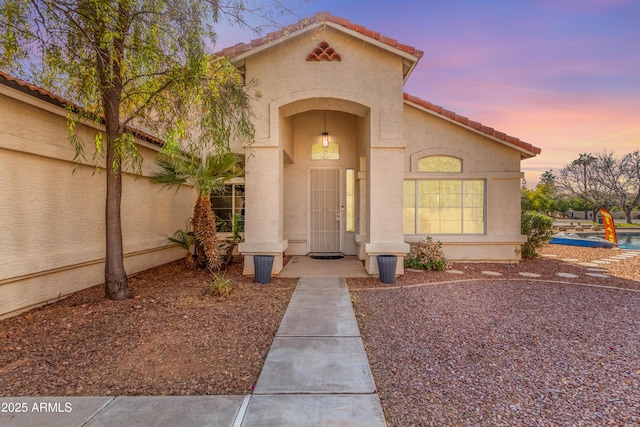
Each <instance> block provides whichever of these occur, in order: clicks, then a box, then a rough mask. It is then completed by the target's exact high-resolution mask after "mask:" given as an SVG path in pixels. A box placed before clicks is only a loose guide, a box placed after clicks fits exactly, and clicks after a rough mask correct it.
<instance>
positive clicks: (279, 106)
mask: <svg viewBox="0 0 640 427" xmlns="http://www.w3.org/2000/svg"><path fill="white" fill-rule="evenodd" d="M322 41H326V42H327V43H328V44H329V45H330V46H331V47H332V48H333V49H335V51H336V52H338V53H339V54H340V55H341V58H342V60H341V61H331V62H328V61H319V62H316V61H307V60H306V57H307V55H308V54H309V53H311V52H312V51H313V49H315V48H316V47H317V46H318V45H319V44H320V43H321V42H322ZM242 61H244V65H245V66H246V77H247V79H248V80H252V79H256V80H257V81H258V82H259V90H260V92H261V94H262V97H261V98H260V99H257V100H254V103H253V111H254V114H255V120H254V123H255V126H256V143H255V145H254V151H253V158H250V159H249V160H248V161H247V174H246V178H245V180H246V183H247V186H246V189H247V190H246V209H247V216H246V224H245V226H246V228H245V230H246V232H245V242H244V243H242V244H241V245H240V246H239V250H240V252H242V253H243V254H245V269H244V271H245V274H252V273H253V269H252V259H251V258H252V255H253V254H255V253H272V254H273V255H274V257H275V262H274V268H273V271H272V273H274V274H275V273H278V272H279V268H281V267H280V266H281V263H282V253H283V252H284V251H285V250H287V249H288V248H290V250H289V252H288V253H299V252H301V251H302V250H303V249H302V248H303V246H304V245H306V241H305V240H303V239H306V233H307V230H306V227H308V225H307V224H306V217H307V215H306V212H304V211H302V209H301V207H306V204H307V200H306V192H304V191H302V187H301V185H306V175H305V178H304V179H301V175H300V174H301V173H303V171H305V173H306V168H307V167H308V165H309V162H308V161H306V160H305V161H303V162H302V163H300V162H298V160H296V159H302V158H303V157H304V156H305V155H306V153H299V152H298V151H299V150H300V149H304V144H306V143H307V141H305V142H301V139H300V138H302V136H301V135H302V133H303V132H304V131H303V129H302V128H301V127H299V126H298V125H297V124H296V121H300V120H306V117H307V116H306V115H305V113H307V112H311V111H323V110H326V111H330V112H333V113H338V112H340V113H346V115H345V117H347V116H348V115H353V116H355V117H357V118H356V120H355V122H354V123H345V124H344V126H345V128H343V129H336V128H335V127H334V126H335V125H333V124H331V123H329V122H328V123H327V125H328V131H329V134H330V135H332V134H333V135H339V134H340V133H341V132H342V133H344V134H345V135H347V134H348V133H351V134H352V135H351V136H350V138H352V139H353V144H354V149H353V151H351V154H349V156H350V157H349V158H348V159H345V160H344V161H343V160H342V159H341V161H340V165H341V167H353V168H355V169H356V170H357V171H358V172H363V173H365V175H361V174H358V177H359V188H360V195H361V196H362V195H363V193H364V196H365V197H364V199H363V198H362V197H360V200H359V207H360V209H361V212H359V215H358V218H359V219H361V218H362V217H363V216H367V219H366V221H362V220H360V221H359V225H360V228H359V232H358V234H357V235H355V234H354V235H353V237H352V239H353V240H354V243H355V241H356V240H357V243H358V245H359V246H355V245H354V246H353V249H354V250H356V251H357V252H358V254H359V255H360V256H361V258H362V259H365V260H366V265H367V269H368V270H369V271H370V272H372V273H374V274H375V273H376V272H377V268H376V267H375V265H374V263H372V262H370V260H371V259H374V260H375V254H377V253H397V254H398V255H399V256H402V255H403V254H404V253H406V252H407V251H408V245H406V244H405V243H404V241H403V235H402V224H401V222H402V221H401V218H402V216H401V213H402V206H401V205H398V206H395V205H394V206H392V207H391V210H394V211H397V212H396V213H398V223H397V224H395V223H389V222H388V221H387V217H386V216H385V214H384V213H381V212H379V211H376V212H378V213H376V215H374V217H373V218H370V217H369V214H368V212H373V210H372V209H370V201H372V200H373V201H374V204H375V206H374V207H373V208H376V206H378V205H379V206H380V208H382V207H383V206H384V209H389V208H390V205H389V203H388V194H393V197H396V196H397V197H399V199H398V200H400V201H401V197H402V195H401V189H402V179H403V171H402V159H403V154H402V148H403V147H404V140H403V129H404V128H403V120H404V118H403V101H402V88H403V59H402V58H401V57H399V56H398V55H396V54H393V53H391V52H389V51H386V50H384V49H381V48H379V47H377V46H374V45H371V44H370V43H367V42H365V41H363V40H362V39H360V38H358V37H353V36H352V35H349V34H346V33H344V32H342V31H337V30H336V29H334V28H332V27H330V26H327V27H319V28H317V29H314V30H313V31H308V32H303V33H302V34H298V35H295V36H292V37H291V38H288V39H285V40H279V41H278V43H275V44H273V45H271V46H266V47H265V48H264V49H263V50H262V51H259V52H255V53H252V54H251V55H249V56H248V57H247V58H243V59H242ZM373 70H375V71H373ZM336 117H339V116H336ZM316 124H317V123H316ZM359 125H360V127H358V126H359ZM364 126H366V127H367V129H363V127H364ZM316 132H317V131H316ZM317 133H318V136H319V134H320V133H321V130H319V132H317ZM363 137H364V138H366V140H363ZM305 138H306V136H305ZM350 144H351V143H350ZM355 144H360V146H361V147H363V148H364V147H366V148H364V150H363V149H361V150H357V151H356V150H355ZM267 147H269V148H270V149H273V150H274V151H275V153H268V154H267V151H266V150H267ZM369 147H375V149H376V154H375V155H374V156H373V157H375V158H376V160H375V161H374V169H375V172H374V173H377V174H381V173H382V174H383V175H384V176H380V175H378V176H376V178H375V179H374V180H373V182H374V183H376V184H377V183H380V184H383V185H381V186H373V185H369V184H368V183H369V182H372V181H371V180H370V178H366V177H365V176H366V173H368V172H366V171H367V170H373V169H372V168H371V165H370V164H369V162H371V161H372V157H371V156H369V152H368V151H365V150H369ZM345 153H347V152H346V151H345ZM261 156H262V158H260V157H261ZM278 156H279V157H280V158H278ZM300 156H302V157H300ZM359 158H363V159H364V161H365V163H364V165H363V166H364V167H360V168H359V167H358V165H359V163H361V162H359ZM281 159H284V160H285V161H283V160H281ZM387 160H391V161H392V163H393V164H394V165H398V166H400V167H399V168H397V169H390V168H388V167H387V166H388V162H387ZM300 161H302V160H300ZM291 162H293V163H291ZM326 164H327V165H328V166H329V165H330V162H327V163H326ZM317 166H318V167H321V164H320V162H318V164H317ZM314 167H315V166H314ZM263 168H270V172H266V171H264V170H261V169H263ZM265 174H266V175H269V176H265ZM271 174H273V176H271ZM278 176H280V177H282V176H285V181H281V180H279V179H278ZM258 177H261V178H258ZM285 187H286V190H285ZM389 192H390V193H389ZM398 192H400V193H398ZM267 194H272V195H274V197H275V195H279V197H282V195H284V203H285V205H284V206H282V207H280V206H278V209H273V208H274V207H275V206H272V205H273V204H274V203H277V202H275V201H270V200H269V198H268V197H265V195H267ZM280 200H281V201H282V200H283V199H282V198H281V199H280ZM251 210H255V212H254V213H251ZM362 210H364V212H366V213H362ZM279 219H284V221H282V223H279V222H278V220H279ZM303 223H304V224H305V229H304V230H303V228H302V224H303ZM265 224H268V225H269V226H275V227H278V229H276V230H274V229H272V228H268V227H265ZM371 230H376V231H375V232H374V233H372V232H371ZM372 239H373V240H372ZM289 240H291V242H290V241H289ZM367 248H368V249H367ZM271 250H273V252H271ZM371 257H373V258H371ZM399 264H401V263H399ZM400 270H401V269H400Z"/></svg>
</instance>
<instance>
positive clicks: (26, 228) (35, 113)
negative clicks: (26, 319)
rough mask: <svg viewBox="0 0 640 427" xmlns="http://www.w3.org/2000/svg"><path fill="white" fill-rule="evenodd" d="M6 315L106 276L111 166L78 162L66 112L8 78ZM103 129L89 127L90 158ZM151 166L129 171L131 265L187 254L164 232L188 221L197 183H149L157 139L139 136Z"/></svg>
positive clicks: (2, 148) (0, 205) (0, 311)
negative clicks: (153, 142)
mask: <svg viewBox="0 0 640 427" xmlns="http://www.w3.org/2000/svg"><path fill="white" fill-rule="evenodd" d="M0 111H1V114H0V182H2V191H1V192H0V212H1V218H2V222H1V223H0V241H1V242H2V245H0V259H1V260H2V262H1V263H0V317H6V316H8V315H12V314H17V313H18V312H20V311H23V310H25V309H28V308H30V307H34V306H37V305H40V304H43V303H46V302H50V301H53V300H56V299H58V298H60V297H65V296H67V295H69V294H71V293H73V292H75V291H78V290H80V289H83V288H86V287H90V286H94V285H97V284H100V283H103V281H104V256H105V236H104V233H105V231H104V215H105V214H104V211H105V186H106V184H105V180H106V177H105V173H104V172H102V173H93V172H94V169H93V168H92V166H90V165H86V166H85V167H84V168H82V169H79V170H76V171H75V173H74V169H76V167H77V165H76V164H74V163H72V162H71V160H72V158H73V154H74V153H73V150H72V148H71V147H70V145H69V142H68V140H67V128H66V120H65V115H66V111H65V110H63V109H61V108H59V107H56V106H53V105H51V104H49V103H46V102H44V101H40V100H37V99H35V98H33V97H30V96H28V95H25V94H22V93H19V92H17V91H13V90H12V89H10V88H6V87H4V86H0ZM96 131H97V130H96V129H95V128H93V127H90V126H81V128H80V132H79V133H80V135H81V137H82V138H83V140H84V141H85V142H86V144H87V158H89V159H90V158H91V155H92V153H91V149H90V147H91V146H92V141H93V139H92V138H93V135H94V134H95V132H96ZM139 150H140V153H141V154H142V156H143V158H144V163H143V165H144V166H143V175H142V177H141V178H139V179H137V180H136V179H135V176H134V175H133V174H130V173H127V174H125V175H124V182H123V197H122V221H123V224H122V225H123V243H124V251H125V266H126V269H127V273H128V274H133V273H136V272H138V271H141V270H144V269H148V268H150V267H153V266H157V265H160V264H163V263H166V262H170V261H173V260H175V259H179V258H181V257H183V256H184V252H183V251H182V250H181V249H177V248H175V247H173V248H168V247H167V245H166V244H167V240H166V237H165V235H169V234H173V232H174V231H175V230H177V229H179V228H184V227H185V221H186V220H187V218H189V217H190V216H191V213H192V209H193V204H194V202H195V197H196V194H195V191H194V190H193V189H191V188H189V187H184V188H182V189H180V190H179V191H177V192H176V191H175V189H174V190H171V189H169V190H162V189H161V187H158V186H154V185H152V184H151V182H150V179H149V175H150V173H151V172H152V171H153V170H154V168H155V165H154V158H155V156H156V154H157V150H158V148H157V147H154V146H152V145H151V144H148V143H144V142H140V145H139Z"/></svg>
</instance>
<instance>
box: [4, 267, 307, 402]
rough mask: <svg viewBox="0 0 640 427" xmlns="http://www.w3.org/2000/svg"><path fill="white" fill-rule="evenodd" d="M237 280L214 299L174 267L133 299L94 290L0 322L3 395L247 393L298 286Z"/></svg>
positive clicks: (139, 283)
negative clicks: (109, 296)
mask: <svg viewBox="0 0 640 427" xmlns="http://www.w3.org/2000/svg"><path fill="white" fill-rule="evenodd" d="M240 273H241V265H240V264H235V265H233V266H232V267H231V268H230V269H229V271H228V272H227V277H229V278H231V279H233V281H234V288H233V291H232V292H231V293H230V295H229V296H227V297H226V298H218V297H214V296H211V295H208V294H206V286H207V284H208V283H209V281H210V279H209V276H208V275H207V274H206V273H204V272H202V271H193V270H191V269H189V268H187V267H185V265H184V262H183V261H177V262H173V263H170V264H167V265H164V266H161V267H157V268H154V269H151V270H148V271H145V272H142V273H140V274H138V275H136V276H134V277H132V278H131V279H130V287H131V289H132V291H133V294H134V295H135V298H133V299H129V300H126V301H122V302H114V301H110V300H106V299H105V298H104V290H103V287H102V286H96V287H93V288H89V289H86V290H83V291H81V292H78V293H76V294H74V295H73V296H71V297H69V298H67V299H64V300H62V301H59V302H57V303H55V304H51V305H49V306H45V307H41V308H38V309H34V310H31V311H29V312H27V313H23V314H21V315H18V316H15V317H12V318H9V319H4V320H2V321H0V395H1V396H45V395H46V396H71V395H73V396H91V395H93V396H103V395H120V396H122V395H203V394H247V393H250V392H251V390H252V388H253V386H254V384H255V383H256V381H257V378H258V375H259V373H260V370H261V369H262V364H263V362H264V359H265V357H266V355H267V352H268V351H269V347H270V346H271V342H272V341H273V337H274V336H275V333H276V331H277V329H278V326H279V324H280V320H281V319H282V316H283V315H284V311H285V309H286V306H287V304H288V302H289V299H290V297H291V293H292V291H293V289H294V288H295V285H296V282H297V281H296V280H295V279H273V280H272V282H271V283H270V284H268V285H261V284H257V283H254V282H253V281H252V280H251V279H248V278H245V277H243V276H242V275H241V274H240Z"/></svg>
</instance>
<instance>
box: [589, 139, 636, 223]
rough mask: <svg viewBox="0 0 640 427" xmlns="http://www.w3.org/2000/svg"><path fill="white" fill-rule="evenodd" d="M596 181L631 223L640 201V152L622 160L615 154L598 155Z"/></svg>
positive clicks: (626, 156) (628, 155)
mask: <svg viewBox="0 0 640 427" xmlns="http://www.w3.org/2000/svg"><path fill="white" fill-rule="evenodd" d="M596 166H597V169H596V170H597V173H596V175H595V180H596V181H597V182H598V183H599V184H600V185H601V187H603V188H604V190H605V192H606V194H607V197H609V198H610V199H611V200H614V201H615V204H616V206H618V207H619V208H620V209H622V210H623V211H624V213H625V216H626V220H627V222H628V223H630V222H631V211H632V210H633V208H635V207H636V206H638V202H639V201H640V154H639V152H638V151H635V152H633V153H630V154H627V155H625V156H623V157H621V158H618V157H615V156H614V153H608V152H606V151H605V152H604V153H599V154H598V155H597V163H596Z"/></svg>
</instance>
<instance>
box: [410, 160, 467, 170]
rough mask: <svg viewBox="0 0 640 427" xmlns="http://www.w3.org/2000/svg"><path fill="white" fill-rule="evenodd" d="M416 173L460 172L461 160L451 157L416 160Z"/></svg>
mask: <svg viewBox="0 0 640 427" xmlns="http://www.w3.org/2000/svg"><path fill="white" fill-rule="evenodd" d="M418 172H462V159H459V158H457V157H451V156H427V157H422V158H421V159H418Z"/></svg>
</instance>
